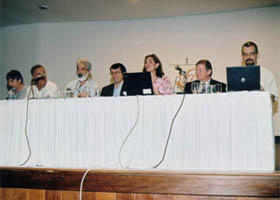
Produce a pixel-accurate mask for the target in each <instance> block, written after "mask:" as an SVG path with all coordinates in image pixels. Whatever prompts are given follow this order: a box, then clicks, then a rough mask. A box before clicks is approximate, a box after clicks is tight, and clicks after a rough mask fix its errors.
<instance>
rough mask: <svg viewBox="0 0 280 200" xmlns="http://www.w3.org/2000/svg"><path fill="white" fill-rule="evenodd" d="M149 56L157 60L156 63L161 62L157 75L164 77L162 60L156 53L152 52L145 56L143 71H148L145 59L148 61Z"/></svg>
mask: <svg viewBox="0 0 280 200" xmlns="http://www.w3.org/2000/svg"><path fill="white" fill-rule="evenodd" d="M149 57H151V58H153V60H154V61H155V63H158V64H159V66H158V68H157V69H156V76H157V77H160V78H161V77H163V75H164V72H163V69H162V64H161V62H160V60H159V58H158V57H157V55H156V54H150V55H147V56H146V57H145V59H144V69H143V72H147V71H146V69H145V61H146V60H147V58H149Z"/></svg>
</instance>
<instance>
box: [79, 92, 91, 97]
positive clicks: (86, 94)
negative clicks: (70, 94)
mask: <svg viewBox="0 0 280 200" xmlns="http://www.w3.org/2000/svg"><path fill="white" fill-rule="evenodd" d="M78 97H89V94H88V93H86V92H80V93H79V94H78Z"/></svg>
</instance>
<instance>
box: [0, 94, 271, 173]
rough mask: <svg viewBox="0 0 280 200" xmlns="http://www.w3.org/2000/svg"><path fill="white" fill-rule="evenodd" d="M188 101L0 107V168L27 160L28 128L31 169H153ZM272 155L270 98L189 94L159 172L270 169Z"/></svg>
mask: <svg viewBox="0 0 280 200" xmlns="http://www.w3.org/2000/svg"><path fill="white" fill-rule="evenodd" d="M183 98H184V96H183V95H171V96H133V97H95V98H84V99H75V98H72V99H71V98H70V99H39V100H29V102H28V107H27V101H26V100H13V101H12V100H10V101H0V127H1V131H0V166H14V167H16V166H19V165H20V164H21V163H23V162H24V161H25V160H26V158H27V157H28V145H27V140H26V138H25V128H26V130H27V132H26V133H27V135H28V139H29V142H30V147H31V157H30V159H29V160H28V162H27V163H26V164H25V166H26V167H35V166H40V167H47V168H93V169H138V170H153V167H154V166H155V165H156V164H157V163H158V162H159V161H160V159H161V157H162V154H163V152H164V148H165V145H166V141H167V138H168V135H169V132H170V127H171V124H172V120H173V119H174V116H175V114H176V112H177V111H178V108H179V105H180V104H181V103H182V100H183ZM27 108H28V109H27ZM125 139H126V142H125V143H124V141H125ZM274 153H275V152H274V135H273V120H272V106H271V100H270V96H269V94H268V93H267V92H234V93H218V94H194V95H186V96H185V99H184V102H183V105H182V107H181V109H180V110H179V112H178V115H177V116H176V118H175V119H174V123H173V126H172V131H171V137H170V141H169V145H168V148H167V151H166V157H165V159H164V161H163V162H162V164H161V165H160V166H159V167H158V168H157V169H160V170H188V171H190V170H196V171H197V170H208V171H209V170H228V171H272V170H274V167H275V161H274V160H275V157H274V156H275V155H274Z"/></svg>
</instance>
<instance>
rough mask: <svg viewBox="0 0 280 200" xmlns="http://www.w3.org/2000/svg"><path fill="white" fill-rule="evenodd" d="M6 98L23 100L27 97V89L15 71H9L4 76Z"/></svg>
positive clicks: (20, 76) (18, 73)
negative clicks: (6, 90)
mask: <svg viewBox="0 0 280 200" xmlns="http://www.w3.org/2000/svg"><path fill="white" fill-rule="evenodd" d="M6 79H7V88H8V97H7V99H24V98H26V97H27V87H26V86H25V85H24V82H23V78H22V75H21V73H20V72H19V71H17V70H11V71H10V72H8V73H7V75H6Z"/></svg>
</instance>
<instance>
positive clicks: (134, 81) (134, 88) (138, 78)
mask: <svg viewBox="0 0 280 200" xmlns="http://www.w3.org/2000/svg"><path fill="white" fill-rule="evenodd" d="M124 82H125V91H124V93H126V95H128V96H131V95H152V94H154V92H153V84H152V79H151V74H150V73H149V72H137V73H126V74H124Z"/></svg>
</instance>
